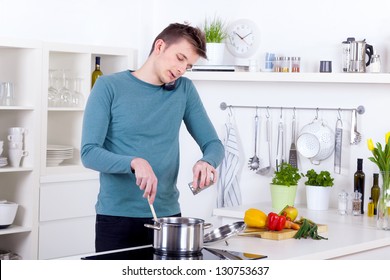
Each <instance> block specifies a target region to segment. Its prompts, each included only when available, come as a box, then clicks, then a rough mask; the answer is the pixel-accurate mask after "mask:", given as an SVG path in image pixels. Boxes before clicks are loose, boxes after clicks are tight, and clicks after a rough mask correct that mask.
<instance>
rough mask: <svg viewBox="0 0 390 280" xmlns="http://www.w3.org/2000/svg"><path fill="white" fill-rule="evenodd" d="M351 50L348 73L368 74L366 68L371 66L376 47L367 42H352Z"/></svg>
mask: <svg viewBox="0 0 390 280" xmlns="http://www.w3.org/2000/svg"><path fill="white" fill-rule="evenodd" d="M350 47H351V49H350V61H349V69H348V72H358V73H364V72H366V67H367V66H368V65H370V61H371V56H372V55H373V53H374V47H373V46H372V45H369V44H367V43H366V40H365V39H364V40H362V41H352V42H351V46H350Z"/></svg>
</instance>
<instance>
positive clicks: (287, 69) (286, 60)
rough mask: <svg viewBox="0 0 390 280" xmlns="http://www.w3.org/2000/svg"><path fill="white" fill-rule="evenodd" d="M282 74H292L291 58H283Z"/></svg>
mask: <svg viewBox="0 0 390 280" xmlns="http://www.w3.org/2000/svg"><path fill="white" fill-rule="evenodd" d="M281 69H282V71H281V72H290V58H289V57H288V56H284V57H282V61H281Z"/></svg>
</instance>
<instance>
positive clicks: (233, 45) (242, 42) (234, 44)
mask: <svg viewBox="0 0 390 280" xmlns="http://www.w3.org/2000/svg"><path fill="white" fill-rule="evenodd" d="M259 33H260V32H259V30H258V28H257V26H256V24H255V23H254V22H252V21H250V20H238V21H235V22H234V23H232V24H231V25H230V26H229V28H228V40H227V47H228V50H229V51H230V52H231V53H232V55H234V56H237V57H250V56H251V55H253V54H254V53H255V52H256V51H257V48H258V46H259V42H260V34H259Z"/></svg>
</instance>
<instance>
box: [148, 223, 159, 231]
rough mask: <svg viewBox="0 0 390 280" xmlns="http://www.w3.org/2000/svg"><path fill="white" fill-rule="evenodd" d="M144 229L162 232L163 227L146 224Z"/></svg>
mask: <svg viewBox="0 0 390 280" xmlns="http://www.w3.org/2000/svg"><path fill="white" fill-rule="evenodd" d="M144 227H147V228H151V229H155V230H161V225H149V224H144Z"/></svg>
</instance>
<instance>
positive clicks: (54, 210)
mask: <svg viewBox="0 0 390 280" xmlns="http://www.w3.org/2000/svg"><path fill="white" fill-rule="evenodd" d="M98 192H99V180H82V181H70V182H52V183H44V184H41V187H40V212H39V220H40V221H41V222H43V221H52V220H59V219H69V218H77V217H86V216H91V215H95V203H96V199H97V195H98Z"/></svg>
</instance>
